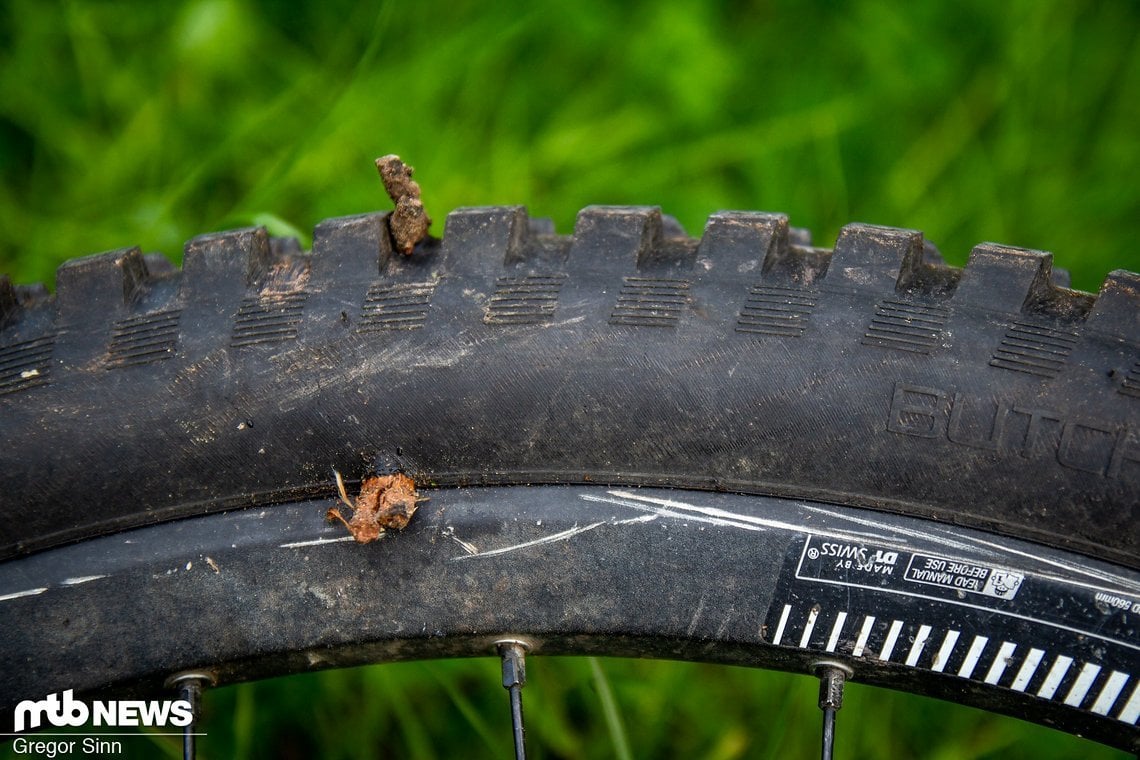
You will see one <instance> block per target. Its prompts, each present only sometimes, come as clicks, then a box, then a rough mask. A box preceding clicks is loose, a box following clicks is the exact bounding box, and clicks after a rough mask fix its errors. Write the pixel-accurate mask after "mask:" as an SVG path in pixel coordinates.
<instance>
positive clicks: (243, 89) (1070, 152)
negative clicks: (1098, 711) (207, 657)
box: [0, 0, 1140, 758]
mask: <svg viewBox="0 0 1140 760" xmlns="http://www.w3.org/2000/svg"><path fill="white" fill-rule="evenodd" d="M1138 22H1140V5H1137V4H1136V3H1131V2H1117V3H1096V2H1045V1H1044V0H1014V1H1012V2H1004V3H994V2H989V0H970V1H968V2H967V1H963V2H955V3H938V4H934V3H880V2H872V1H870V0H862V1H853V2H845V3H840V2H831V1H825V0H815V1H814V2H802V1H800V0H795V1H793V0H762V1H761V0H758V1H757V2H730V1H726V2H716V3H713V2H709V3H696V2H692V3H662V2H655V3H649V2H629V3H623V4H617V3H608V2H603V1H602V0H574V2H554V3H549V4H541V5H540V4H530V3H522V2H512V3H493V4H492V3H476V2H470V1H467V2H464V1H458V2H450V3H440V2H417V3H407V2H405V3H399V2H388V3H383V4H380V5H375V4H372V3H365V2H360V3H357V2H350V1H348V0H334V1H332V2H325V3H321V4H312V5H307V6H300V5H297V4H295V3H293V2H289V1H287V0H234V1H233V2H231V1H229V0H184V1H183V2H169V3H146V2H127V1H126V0H102V1H100V2H80V1H78V0H76V1H74V2H65V1H63V0H7V2H6V3H4V4H3V7H2V8H0V271H8V272H11V273H12V274H13V276H14V279H16V281H18V282H31V281H37V280H39V281H46V282H48V283H50V282H51V281H52V279H53V274H52V272H53V270H54V268H55V267H56V266H58V264H59V263H60V262H61V261H63V260H64V259H66V258H69V257H72V256H76V255H82V254H85V253H90V252H95V251H99V250H105V249H110V248H115V247H121V246H124V245H131V244H139V245H142V246H143V247H144V249H145V250H147V251H151V250H161V251H164V252H166V253H168V254H169V255H171V256H172V257H174V258H177V257H178V253H179V251H180V249H181V245H182V243H183V241H184V240H185V239H187V238H189V237H191V236H193V235H194V234H197V233H200V232H206V231H211V230H217V229H224V228H226V227H233V226H242V225H247V224H254V223H258V224H265V225H267V226H269V227H270V228H271V230H272V231H274V232H275V233H277V234H294V230H302V231H304V230H309V229H311V227H312V226H313V224H315V223H316V222H317V221H318V220H320V219H322V218H324V217H328V216H340V215H346V214H352V213H359V212H363V211H368V210H372V209H374V208H383V207H385V206H386V205H387V201H386V199H384V197H383V193H382V190H381V186H380V182H379V179H378V178H377V177H376V175H375V171H374V169H373V167H372V163H371V162H372V159H373V158H374V157H375V156H378V155H381V154H383V153H389V152H395V153H399V154H401V155H402V156H404V157H405V158H406V159H407V160H408V161H410V162H411V163H412V164H414V165H415V166H416V168H417V179H419V180H420V181H421V183H422V184H423V187H424V195H425V203H426V205H427V208H428V210H429V212H430V213H431V214H432V215H433V216H434V217H435V220H436V222H435V227H434V232H435V234H440V233H441V232H442V228H443V221H444V218H445V216H446V213H447V211H448V210H450V209H451V208H454V207H456V206H461V205H485V204H495V203H523V204H526V205H528V206H529V207H530V209H531V211H532V213H534V214H536V215H543V216H551V217H553V218H554V220H555V222H556V224H557V225H558V228H559V230H560V231H564V232H568V231H569V230H571V229H572V227H573V223H574V217H575V214H576V211H577V209H579V208H580V207H582V206H585V205H588V204H592V203H636V204H659V205H661V206H662V207H663V208H664V210H665V211H666V212H667V213H671V214H673V215H675V216H677V217H678V218H679V219H680V220H681V221H682V223H683V224H685V226H686V227H687V228H688V229H689V231H690V232H691V233H693V234H699V231H700V230H701V229H702V227H703V225H704V219H705V218H706V217H707V215H708V214H710V213H712V212H714V211H717V210H720V209H726V208H739V209H765V210H772V211H785V212H788V213H789V214H790V215H791V217H792V221H793V223H794V224H796V225H798V226H806V227H811V228H813V229H814V230H815V232H816V239H817V240H818V241H820V242H821V244H825V245H826V244H829V242H830V241H831V240H833V239H834V237H835V235H836V233H837V231H838V229H839V228H840V227H841V226H842V225H843V224H845V223H847V222H849V221H855V220H859V221H868V222H875V223H880V224H891V225H897V226H907V227H914V228H918V229H922V230H924V231H926V233H927V235H928V237H930V238H931V239H933V240H934V241H936V242H937V243H938V244H939V245H940V246H941V247H942V250H943V253H944V254H945V256H946V257H947V259H948V260H949V261H950V262H953V263H957V264H962V263H964V262H965V259H966V256H967V255H968V252H969V250H970V248H971V247H972V246H973V245H974V244H975V243H977V242H979V241H981V240H995V241H999V242H1005V243H1011V244H1017V245H1024V246H1029V247H1037V248H1044V249H1047V250H1052V251H1054V252H1056V254H1057V256H1058V261H1059V263H1060V264H1061V265H1062V266H1066V267H1068V268H1070V269H1071V270H1072V271H1073V274H1074V284H1075V285H1076V286H1079V287H1082V288H1085V289H1093V290H1095V289H1096V288H1097V287H1098V285H1099V282H1100V279H1101V277H1102V276H1103V274H1104V273H1105V272H1106V271H1108V270H1110V269H1113V268H1116V267H1125V268H1131V269H1134V270H1140V254H1138V252H1137V247H1136V244H1135V241H1136V240H1137V239H1138V238H1140V235H1138V233H1140V198H1138V193H1137V191H1136V182H1137V179H1136V178H1137V176H1138V175H1140V140H1138V139H1137V125H1138V124H1140V97H1138V96H1140V49H1138V46H1137V43H1138V40H1140V23H1138ZM600 667H601V668H603V669H604V671H603V669H599V667H595V666H593V665H592V664H590V663H587V662H581V661H580V662H577V663H574V662H564V661H560V660H549V661H548V660H543V661H541V662H538V663H535V664H534V666H533V676H534V685H533V686H531V687H528V694H527V699H528V703H527V706H528V710H530V714H531V720H530V722H529V725H528V728H529V729H530V732H531V733H530V735H531V737H532V740H533V749H534V751H535V755H536V756H537V757H587V756H589V757H596V756H601V755H607V754H615V753H617V752H618V750H620V749H621V738H620V737H621V735H622V731H620V730H618V729H616V728H615V727H616V726H623V727H624V734H625V735H626V736H628V739H629V742H630V744H631V745H632V752H633V754H634V755H635V756H637V757H661V756H675V757H709V758H732V757H744V756H748V757H784V756H797V757H810V756H812V754H813V752H815V742H816V741H817V738H816V734H815V733H814V731H815V727H816V724H817V723H818V712H817V711H816V709H815V707H814V688H815V687H814V685H813V684H812V683H811V682H810V681H808V680H804V679H791V678H790V677H783V676H780V675H771V676H767V677H764V676H761V675H760V674H756V673H752V672H749V671H742V670H732V669H728V670H724V669H722V670H711V669H709V668H707V667H704V666H697V665H682V664H665V665H660V666H657V667H654V668H650V667H649V666H648V664H647V663H643V662H617V661H603V662H602V664H601V666H600ZM495 668H496V666H495V663H494V662H493V661H486V662H464V663H435V664H404V665H394V666H384V667H381V668H378V669H364V670H354V671H346V672H340V673H331V674H327V675H323V676H319V677H318V676H306V677H304V678H301V679H299V680H292V681H286V682H280V683H279V682H270V683H262V684H257V685H251V686H247V687H242V688H239V689H230V690H222V691H220V692H218V693H217V694H213V695H211V696H210V698H209V699H208V700H207V705H208V709H209V716H208V723H207V725H206V729H207V730H208V731H209V732H210V734H211V735H210V737H208V738H207V740H205V741H204V742H203V748H204V752H205V754H206V755H207V756H208V757H227V756H238V757H240V756H245V755H246V754H247V753H250V754H254V755H260V756H266V757H270V756H272V757H283V758H288V757H304V756H315V755H320V756H322V757H330V758H335V757H372V756H377V755H382V756H401V757H403V756H407V757H452V756H464V757H472V756H486V757H492V756H494V757H502V756H505V755H506V754H508V752H509V749H508V748H509V745H508V744H507V742H509V733H508V731H507V726H506V725H505V718H506V713H505V710H506V697H505V694H503V693H502V689H501V688H498V686H497V684H496V678H497V676H496V673H495ZM602 672H604V673H605V674H608V677H607V678H606V679H605V680H606V681H607V682H608V683H609V684H610V686H611V687H612V691H613V696H614V705H615V707H614V709H612V710H608V709H607V708H606V706H605V705H603V704H602V702H601V701H600V699H599V696H598V694H599V693H600V692H599V689H600V688H601V689H602V691H605V689H604V688H602V687H600V686H599V681H598V674H599V673H602ZM852 692H853V693H852V696H851V700H850V702H851V704H850V706H849V707H848V708H845V710H844V712H843V713H841V716H840V721H841V739H842V741H843V746H842V749H841V752H842V756H843V757H849V758H853V757H917V756H926V757H939V758H957V757H977V758H984V757H998V756H1000V757H1034V758H1060V757H1072V756H1078V755H1079V756H1085V757H1088V756H1090V755H1089V754H1088V752H1090V751H1091V750H1088V749H1086V748H1081V749H1079V750H1078V749H1076V747H1077V745H1075V744H1071V743H1065V742H1066V741H1067V740H1066V739H1065V738H1064V737H1061V738H1058V737H1054V736H1053V735H1052V734H1051V733H1050V732H1045V731H1043V730H1038V729H1027V730H1026V731H1025V732H1020V727H1019V726H1018V725H1017V724H1015V723H1010V722H1008V721H1001V720H998V719H995V718H993V717H992V716H985V715H979V714H978V713H975V712H974V711H970V710H966V709H949V708H947V707H946V706H945V705H943V704H941V703H936V702H931V701H929V700H920V699H914V698H907V697H903V696H901V695H893V694H883V693H881V692H873V691H864V690H861V689H858V688H853V689H852ZM870 695H874V696H870ZM887 726H889V730H888V728H887ZM937 747H942V749H936V748H937ZM140 751H141V750H140ZM147 752H148V753H151V754H153V753H155V752H158V753H161V754H167V755H171V756H176V755H177V749H176V747H175V746H174V745H172V744H169V743H166V741H165V739H163V738H162V737H155V738H154V740H153V743H152V744H149V745H147Z"/></svg>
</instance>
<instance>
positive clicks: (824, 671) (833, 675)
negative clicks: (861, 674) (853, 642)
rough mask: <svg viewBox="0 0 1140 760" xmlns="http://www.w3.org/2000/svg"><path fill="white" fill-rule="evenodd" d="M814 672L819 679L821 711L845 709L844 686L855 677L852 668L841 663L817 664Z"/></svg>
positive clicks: (813, 666) (814, 665)
mask: <svg viewBox="0 0 1140 760" xmlns="http://www.w3.org/2000/svg"><path fill="white" fill-rule="evenodd" d="M812 670H813V671H814V672H815V674H816V676H817V677H818V678H819V709H821V710H827V709H832V710H838V709H839V708H841V707H843V686H844V684H845V683H846V681H847V679H848V678H850V677H851V676H852V675H854V672H853V671H852V670H851V668H849V667H847V666H846V665H844V664H843V663H840V662H817V663H814V664H813V665H812Z"/></svg>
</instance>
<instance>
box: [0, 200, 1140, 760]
mask: <svg viewBox="0 0 1140 760" xmlns="http://www.w3.org/2000/svg"><path fill="white" fill-rule="evenodd" d="M1138 286H1140V278H1137V276H1136V275H1132V274H1128V273H1125V272H1114V273H1113V274H1111V275H1110V276H1109V277H1108V278H1107V279H1106V281H1105V285H1104V286H1103V287H1102V289H1101V292H1100V293H1099V294H1098V295H1097V296H1096V297H1093V296H1091V295H1087V294H1083V293H1077V292H1074V291H1071V290H1068V289H1066V288H1064V287H1060V286H1058V285H1057V284H1055V283H1054V282H1053V281H1052V279H1051V272H1050V259H1049V256H1048V255H1047V254H1043V253H1040V252H1033V251H1025V250H1021V249H1013V248H1008V247H1003V246H996V245H992V244H985V245H982V246H979V247H978V248H976V249H975V250H974V252H973V253H972V255H971V258H970V261H969V263H968V265H967V266H966V267H965V269H963V270H956V269H953V268H950V267H946V266H944V265H942V264H941V263H940V262H939V261H938V259H937V257H936V255H934V254H933V253H932V252H931V251H930V250H929V249H928V248H927V247H926V246H925V245H924V242H923V240H922V237H921V235H920V234H919V233H917V232H913V231H906V230H895V229H889V228H881V227H870V226H866V225H851V226H849V227H847V228H846V229H845V230H844V231H843V233H842V234H841V236H840V238H839V240H838V242H837V244H836V246H835V248H834V250H833V251H829V250H825V249H821V248H816V247H813V246H812V245H811V244H810V241H809V240H808V239H807V238H806V236H805V235H804V233H802V232H801V231H797V230H790V229H789V228H788V225H787V220H786V219H785V218H784V217H781V216H777V215H766V214H754V213H721V214H717V215H715V216H713V217H712V218H711V219H710V221H709V224H708V226H707V228H706V230H705V232H704V235H703V236H702V238H700V239H699V240H697V239H692V238H689V237H688V236H686V235H685V234H684V232H683V231H682V230H681V229H680V228H679V226H677V225H676V224H675V223H673V222H672V221H671V220H669V219H668V218H663V217H662V216H661V214H660V212H659V211H658V210H656V209H652V208H624V207H623V208H609V207H592V208H589V209H586V210H585V211H583V212H582V213H581V215H580V216H579V218H578V222H577V225H576V228H575V231H574V234H573V235H572V236H558V235H555V234H554V233H553V230H552V229H551V228H550V226H549V225H548V224H547V223H544V222H543V221H541V220H533V219H529V218H528V217H527V216H526V214H525V212H524V210H523V209H521V208H490V209H461V210H459V211H456V212H454V213H453V214H451V215H450V216H449V218H448V220H447V225H446V232H445V235H444V237H443V239H442V241H437V240H432V239H428V240H427V241H425V242H423V243H421V244H420V245H419V246H418V247H417V248H416V249H415V251H413V253H412V254H411V255H410V256H404V255H402V254H398V253H395V252H393V250H392V246H391V241H390V238H389V234H388V230H387V226H386V217H385V216H384V215H382V214H373V215H366V216H361V217H352V218H345V219H337V220H330V221H328V222H325V223H324V224H322V225H320V226H319V227H318V228H317V231H316V235H315V240H314V250H313V253H312V255H311V256H309V255H306V254H303V253H301V252H300V251H299V250H298V249H297V247H296V246H295V245H291V244H290V243H289V242H287V241H280V240H275V239H270V238H268V237H267V236H266V234H265V232H264V231H263V230H242V231H237V232H232V233H223V234H219V235H209V236H204V237H202V238H198V239H195V240H193V241H191V242H190V243H189V244H188V246H187V249H186V256H185V261H184V266H183V269H182V271H181V272H178V271H174V270H173V269H171V268H169V267H164V266H162V265H161V262H160V261H159V260H158V259H155V258H154V257H151V256H143V255H142V254H141V253H140V252H139V251H137V250H124V251H118V252H114V253H111V254H104V255H102V256H97V257H91V258H87V259H79V260H76V261H73V262H70V263H69V264H67V265H65V266H64V267H62V268H61V270H60V272H59V274H58V276H57V293H56V295H55V296H54V298H48V297H46V296H45V295H44V294H43V292H42V291H40V290H36V289H29V288H21V287H13V286H11V285H9V284H7V283H6V282H5V283H3V284H2V285H0V305H2V306H3V316H4V327H3V330H2V332H0V345H2V346H3V348H0V373H2V374H0V394H2V395H0V407H2V409H0V414H2V415H3V420H4V430H5V434H6V437H7V438H8V441H9V445H8V446H6V447H5V448H4V451H3V453H2V454H0V457H2V459H0V464H2V467H0V472H2V475H0V484H2V486H3V492H4V494H5V495H4V497H3V504H4V508H3V510H2V513H0V525H2V526H3V534H2V535H3V538H4V541H3V545H2V547H0V549H2V550H3V554H4V556H5V557H6V558H7V561H6V562H5V563H3V565H0V572H2V574H0V579H2V583H3V585H2V586H0V602H2V603H0V620H2V623H3V625H4V626H5V630H6V631H7V632H9V634H8V635H7V636H6V638H5V642H4V647H5V650H4V651H5V654H6V655H7V656H8V658H9V661H16V660H19V661H22V662H26V663H31V664H30V665H29V667H28V668H26V669H21V670H20V671H19V672H15V671H13V672H10V673H6V674H5V675H4V693H5V694H6V695H10V696H9V699H11V700H12V702H13V703H14V702H15V701H17V700H19V699H24V698H34V697H36V696H38V695H40V694H42V693H48V692H52V691H56V690H62V689H67V688H75V689H77V690H81V691H90V690H99V689H112V690H115V689H118V690H121V691H122V693H141V692H145V691H147V690H153V689H155V688H159V687H160V686H161V683H162V682H163V680H164V679H165V678H166V677H167V676H168V675H170V674H171V673H174V672H178V671H181V670H185V669H188V668H205V669H208V670H209V672H210V673H211V675H212V677H214V678H216V679H217V680H218V681H219V682H223V683H224V682H230V681H234V680H239V679H242V678H252V677H260V676H264V675H267V674H270V673H278V672H294V671H298V670H305V669H310V668H319V667H330V666H335V665H344V664H350V663H357V662H364V661H375V660H379V659H401V658H410V657H435V656H452V655H467V654H487V653H489V651H492V650H493V645H494V641H496V640H498V639H500V638H503V637H516V638H521V639H524V640H526V641H528V642H529V644H530V646H531V647H532V649H533V650H534V651H535V652H555V653H557V652H567V653H593V652H605V653H610V654H636V655H653V656H667V657H680V658H687V659H699V660H708V661H716V662H737V663H743V664H754V665H764V666H766V667H776V668H783V669H793V670H800V671H805V670H810V669H811V668H812V667H814V666H815V665H816V664H818V663H819V662H820V661H821V660H828V661H834V662H837V663H839V664H841V665H843V666H845V667H849V668H850V669H851V671H852V672H853V674H854V678H855V679H856V680H860V681H865V682H867V683H873V684H881V685H885V686H890V687H893V688H901V689H905V690H911V691H916V692H919V693H924V694H932V695H936V696H941V697H944V698H948V699H953V700H955V701H960V702H964V703H967V704H975V705H978V706H982V707H985V708H987V709H991V710H995V711H998V712H1005V713H1011V714H1016V715H1019V716H1021V717H1025V718H1026V719H1029V720H1033V721H1036V722H1040V723H1044V724H1048V725H1056V726H1058V727H1060V728H1062V729H1064V730H1067V731H1070V732H1072V733H1077V734H1081V735H1085V736H1090V737H1092V738H1095V739H1098V740H1100V741H1103V742H1106V743H1109V744H1113V745H1115V746H1119V747H1122V748H1126V749H1132V750H1133V751H1135V750H1136V749H1137V747H1138V746H1140V745H1138V744H1137V731H1136V723H1137V719H1138V718H1140V689H1138V688H1137V684H1138V683H1140V662H1138V658H1137V652H1138V651H1140V638H1138V637H1140V633H1138V631H1137V629H1136V626H1135V620H1136V613H1137V612H1138V611H1140V574H1138V573H1137V571H1136V568H1137V567H1138V566H1140V562H1138V553H1137V548H1138V542H1140V537H1138V535H1137V532H1136V531H1135V510H1136V505H1137V503H1140V438H1138V436H1140V402H1137V400H1136V399H1137V397H1138V396H1140V361H1138V360H1140V343H1138V342H1137V339H1138V336H1140V330H1138V329H1137V328H1138V326H1140V309H1138V308H1137V301H1138V299H1140V295H1138V293H1137V289H1138ZM334 470H335V471H337V472H342V473H345V474H346V475H348V476H349V480H350V485H351V484H352V483H354V482H359V481H360V480H362V479H363V478H364V477H365V476H367V475H370V474H372V473H379V474H386V473H392V472H397V471H399V472H403V473H406V474H407V475H409V476H411V477H412V478H413V479H414V480H415V482H416V483H417V484H418V486H419V487H420V488H421V489H424V493H427V494H430V496H431V501H430V502H428V503H427V504H424V505H422V506H420V508H419V509H420V511H419V512H417V514H416V515H415V516H414V517H413V519H412V521H411V523H410V524H409V526H408V527H407V529H406V530H404V531H402V532H395V531H389V532H387V533H384V534H383V540H382V541H380V542H379V543H374V544H368V545H357V544H356V543H355V542H353V540H352V537H351V536H349V535H348V534H347V533H346V532H345V531H344V528H343V526H340V525H338V524H330V523H328V522H327V521H326V516H325V515H326V510H327V508H328V507H329V505H330V503H331V502H330V501H329V497H330V496H332V495H333V494H334V493H335V485H334V481H333V477H332V476H333V472H334ZM474 486H480V487H478V488H476V487H474ZM663 487H671V488H680V489H687V491H686V492H670V491H665V490H661V489H662V488H663ZM238 507H246V508H252V509H243V510H237V509H236V508H238ZM140 619H142V620H147V621H148V624H147V625H146V626H145V627H143V628H140V627H139V626H138V621H139V620H140ZM489 647H490V649H488V648H489ZM106 652H115V653H116V656H115V658H114V660H113V661H109V660H108V658H107V657H106V656H105V654H103V653H106ZM8 707H9V709H10V707H11V705H8Z"/></svg>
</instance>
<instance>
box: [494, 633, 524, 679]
mask: <svg viewBox="0 0 1140 760" xmlns="http://www.w3.org/2000/svg"><path fill="white" fill-rule="evenodd" d="M495 648H496V649H497V650H498V651H499V657H501V658H502V660H503V688H504V689H509V688H511V687H512V686H520V687H521V686H526V650H527V649H528V648H529V647H528V646H527V644H526V642H523V641H519V640H517V639H504V640H502V641H496V642H495Z"/></svg>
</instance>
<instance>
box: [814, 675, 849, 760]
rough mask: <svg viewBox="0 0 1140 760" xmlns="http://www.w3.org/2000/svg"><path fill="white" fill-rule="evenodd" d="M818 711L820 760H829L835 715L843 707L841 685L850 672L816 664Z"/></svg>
mask: <svg viewBox="0 0 1140 760" xmlns="http://www.w3.org/2000/svg"><path fill="white" fill-rule="evenodd" d="M815 672H816V675H817V676H819V709H820V710H823V743H822V746H821V748H820V758H821V759H822V760H831V758H832V753H833V752H834V750H835V713H837V712H839V708H841V707H843V684H844V682H845V681H846V680H847V677H848V675H850V671H849V670H848V669H847V668H846V667H844V666H841V665H838V664H837V663H818V664H817V665H816V666H815Z"/></svg>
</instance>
